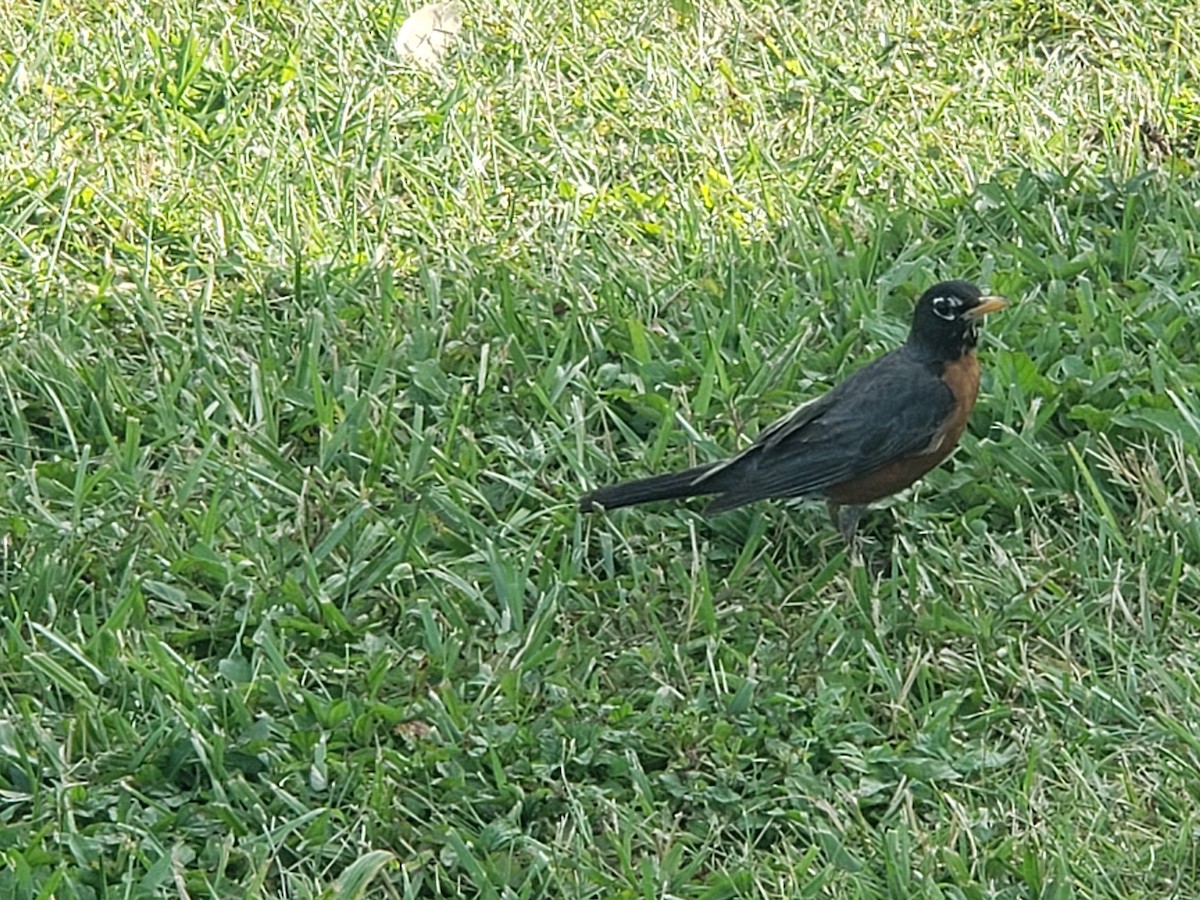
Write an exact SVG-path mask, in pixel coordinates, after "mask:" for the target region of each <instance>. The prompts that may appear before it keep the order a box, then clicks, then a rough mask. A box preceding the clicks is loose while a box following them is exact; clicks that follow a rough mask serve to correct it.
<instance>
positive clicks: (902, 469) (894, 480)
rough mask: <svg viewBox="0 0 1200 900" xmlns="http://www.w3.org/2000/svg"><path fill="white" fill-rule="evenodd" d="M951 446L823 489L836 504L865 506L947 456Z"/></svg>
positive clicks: (910, 457)
mask: <svg viewBox="0 0 1200 900" xmlns="http://www.w3.org/2000/svg"><path fill="white" fill-rule="evenodd" d="M953 449H954V444H953V443H952V444H950V446H949V447H946V448H945V451H944V452H943V449H942V448H938V450H937V451H936V452H934V453H922V454H921V455H919V456H909V457H906V458H904V459H898V460H896V461H895V462H893V463H888V464H887V465H886V466H884V467H883V468H881V469H876V470H875V471H874V472H871V473H870V474H868V475H859V476H856V477H855V478H851V479H850V480H848V481H843V482H842V483H841V484H835V485H833V486H832V487H830V488H829V489H828V490H826V492H825V496H826V497H828V498H829V499H830V500H832V501H833V502H834V503H836V504H838V505H839V506H866V505H867V504H868V503H874V502H875V501H876V500H882V499H883V498H884V497H890V496H891V495H892V494H894V493H896V492H897V491H902V490H904V489H905V488H906V487H908V486H909V485H910V484H912V483H913V482H914V481H916V480H917V479H918V478H920V477H921V476H922V475H924V474H925V473H926V472H928V471H929V470H930V469H932V468H933V467H934V466H936V465H937V464H938V463H940V462H941V461H942V460H943V459H945V458H946V457H947V456H949V455H950V451H951V450H953Z"/></svg>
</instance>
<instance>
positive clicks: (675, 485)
mask: <svg viewBox="0 0 1200 900" xmlns="http://www.w3.org/2000/svg"><path fill="white" fill-rule="evenodd" d="M718 465H720V463H709V464H708V465H704V466H696V467H695V468H694V469H684V470H683V471H682V472H672V473H671V474H669V475H655V476H653V477H651V478H640V479H638V480H637V481H627V482H625V483H624V484H613V485H609V486H608V487H602V488H600V489H599V490H595V491H592V492H591V493H589V494H584V495H583V496H582V497H580V498H579V508H580V509H581V510H583V511H584V512H592V511H593V510H594V509H596V508H597V507H600V506H602V507H604V508H605V509H620V508H621V507H622V506H636V505H637V504H639V503H650V502H652V501H654V500H674V499H676V498H678V497H698V496H700V495H702V494H719V493H721V491H723V490H726V489H727V488H726V486H725V485H723V484H719V483H715V482H719V481H720V479H719V477H718V478H716V479H713V480H708V479H706V480H704V481H701V482H700V483H699V484H697V483H696V481H697V480H698V479H699V478H700V477H701V476H703V475H704V474H705V473H706V472H708V471H710V470H711V469H714V468H715V467H716V466H718Z"/></svg>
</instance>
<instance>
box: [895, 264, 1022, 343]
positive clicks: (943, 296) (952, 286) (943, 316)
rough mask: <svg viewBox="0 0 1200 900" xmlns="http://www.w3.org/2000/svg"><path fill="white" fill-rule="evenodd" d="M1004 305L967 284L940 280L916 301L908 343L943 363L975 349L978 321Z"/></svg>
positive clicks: (966, 282)
mask: <svg viewBox="0 0 1200 900" xmlns="http://www.w3.org/2000/svg"><path fill="white" fill-rule="evenodd" d="M1006 306H1008V301H1007V300H1005V299H1004V298H1003V297H996V296H984V294H983V292H982V291H980V290H979V288H977V287H975V285H973V284H971V283H970V282H969V281H942V282H939V283H938V284H935V285H934V286H933V287H931V288H930V289H929V290H927V291H926V292H925V293H924V294H922V295H921V299H920V300H918V301H917V307H916V309H915V310H913V320H912V330H911V331H910V332H909V334H908V342H909V344H912V345H915V346H916V347H917V348H918V349H920V350H921V351H923V352H925V353H927V354H929V355H931V356H933V357H934V358H935V359H938V360H939V361H943V362H949V361H950V360H952V359H958V357H960V356H962V354H963V353H965V352H966V351H968V350H970V349H971V348H973V347H974V346H975V342H976V340H977V339H978V337H979V332H978V327H979V320H980V319H982V318H983V317H984V316H986V315H987V314H988V313H991V312H996V311H997V310H1000V309H1004V307H1006Z"/></svg>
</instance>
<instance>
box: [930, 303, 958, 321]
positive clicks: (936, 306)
mask: <svg viewBox="0 0 1200 900" xmlns="http://www.w3.org/2000/svg"><path fill="white" fill-rule="evenodd" d="M961 306H962V301H961V300H959V299H958V298H957V297H934V298H933V312H934V314H935V315H936V316H937V317H938V318H939V319H945V320H946V321H947V322H952V321H954V319H955V317H957V316H958V310H959V308H960V307H961Z"/></svg>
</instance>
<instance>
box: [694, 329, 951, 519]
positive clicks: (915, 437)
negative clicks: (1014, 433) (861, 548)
mask: <svg viewBox="0 0 1200 900" xmlns="http://www.w3.org/2000/svg"><path fill="white" fill-rule="evenodd" d="M953 409H954V395H953V394H952V393H951V391H950V388H949V387H948V386H947V385H946V384H945V382H943V381H942V380H941V379H940V378H938V377H937V374H936V373H935V372H934V371H933V370H932V369H931V368H930V367H929V366H928V365H927V364H925V363H924V362H922V361H920V360H918V359H916V358H914V357H913V356H912V355H910V354H909V353H907V352H906V348H900V349H899V350H896V351H893V352H892V353H889V354H887V355H885V356H882V357H880V358H879V359H877V360H876V361H875V362H873V363H871V364H870V365H868V366H866V367H864V368H863V369H860V370H859V371H858V372H856V373H855V374H854V375H852V376H851V377H850V378H848V379H847V380H846V381H843V382H842V383H841V384H839V385H838V386H837V387H835V388H834V389H833V390H831V391H829V393H827V394H824V395H823V396H821V397H818V398H817V399H816V400H813V401H812V402H810V403H807V404H805V405H804V406H801V407H800V408H799V409H797V410H795V411H794V412H792V413H791V414H789V415H787V416H784V417H783V418H782V419H780V420H778V421H777V422H774V423H772V424H771V425H768V426H767V427H766V428H764V429H763V430H762V431H761V432H760V433H759V435H758V437H757V438H756V439H755V441H754V443H753V444H751V445H750V446H749V447H747V448H746V449H745V450H743V451H742V452H741V453H740V454H738V455H737V456H735V457H733V458H731V459H730V460H729V461H728V462H726V463H724V464H723V465H720V466H717V467H715V468H713V469H712V470H711V471H709V472H706V473H705V474H704V475H703V476H702V478H701V479H699V480H698V482H697V483H698V484H701V483H707V485H708V486H710V487H711V488H712V491H713V493H721V494H724V496H722V497H717V498H716V499H715V500H714V501H713V503H712V506H711V507H710V509H711V511H712V512H718V511H720V510H722V509H731V508H732V507H735V506H741V505H742V504H743V503H750V502H752V501H754V500H761V499H765V498H768V497H803V496H809V495H819V494H821V493H823V492H824V491H825V490H827V489H828V488H830V487H832V486H833V485H835V484H840V483H841V482H843V481H847V480H849V479H851V478H855V477H858V476H861V475H866V474H868V473H870V472H874V471H875V470H877V469H879V468H881V467H882V466H884V465H886V464H887V463H889V462H892V461H894V460H897V459H902V458H904V457H906V456H913V455H915V454H917V453H920V452H921V451H922V450H924V449H925V448H926V447H928V446H929V445H930V443H931V442H932V441H933V439H934V437H935V436H936V434H937V431H938V428H939V427H940V426H941V425H942V423H943V422H944V421H945V420H946V417H947V416H949V415H950V413H951V412H952V411H953Z"/></svg>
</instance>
